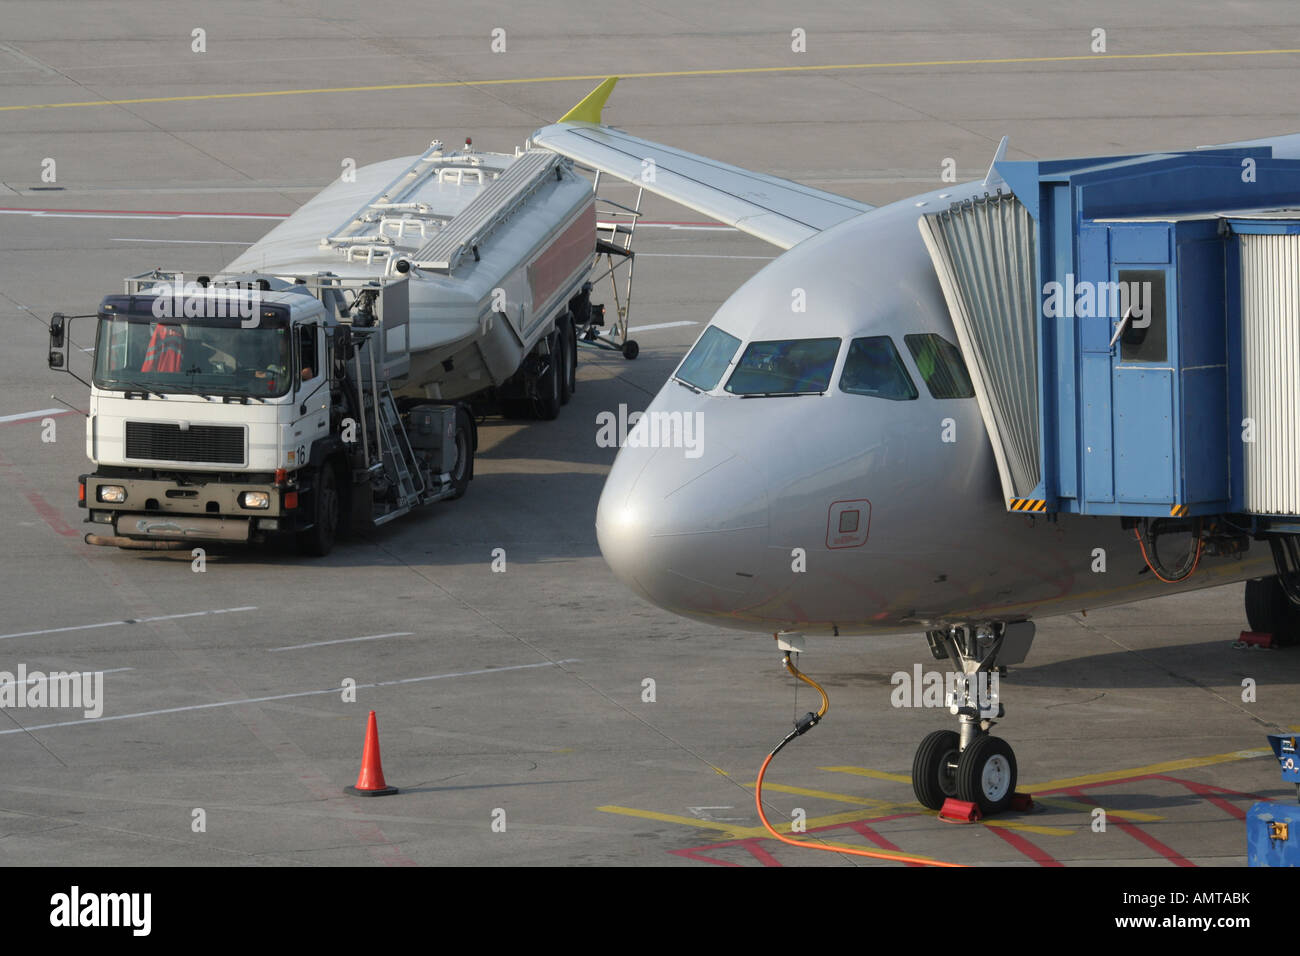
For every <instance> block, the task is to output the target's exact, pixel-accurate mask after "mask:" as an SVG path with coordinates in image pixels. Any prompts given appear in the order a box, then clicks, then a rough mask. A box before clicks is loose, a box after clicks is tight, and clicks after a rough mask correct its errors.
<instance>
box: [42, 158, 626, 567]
mask: <svg viewBox="0 0 1300 956" xmlns="http://www.w3.org/2000/svg"><path fill="white" fill-rule="evenodd" d="M639 206H640V200H639V199H638V201H637V206H636V207H635V208H633V207H622V206H619V207H617V208H616V209H614V211H613V212H614V216H615V217H616V218H615V220H614V221H611V222H604V221H602V222H600V223H598V221H597V212H596V197H595V194H594V190H593V185H592V183H591V181H590V180H588V179H587V178H585V177H584V176H582V175H580V174H579V173H578V172H577V171H575V169H574V168H573V164H572V162H571V161H570V160H567V159H564V158H563V157H561V156H559V155H557V154H555V153H553V152H550V151H547V150H543V149H532V148H524V149H520V150H516V151H515V154H514V155H510V154H505V153H491V152H477V151H475V149H474V147H473V145H472V143H471V142H470V141H469V140H466V143H465V146H464V148H462V149H458V150H454V151H449V150H445V149H444V148H443V145H442V143H440V142H438V141H436V140H435V141H434V142H433V143H432V145H431V146H430V147H429V149H427V150H426V151H425V152H424V153H423V154H422V155H420V156H417V157H406V158H402V159H395V160H391V161H388V162H381V163H376V164H374V165H371V166H366V167H363V168H360V169H357V170H355V175H353V176H346V177H344V178H341V179H340V180H338V181H336V182H334V183H333V184H332V185H330V186H329V187H328V188H326V189H325V190H324V191H322V192H321V193H320V194H319V195H317V196H316V197H315V198H313V199H312V200H310V201H309V202H307V203H306V204H305V205H304V206H302V207H301V208H300V209H299V210H298V211H297V212H295V213H294V214H293V215H291V216H289V217H288V218H287V219H286V220H285V221H284V222H282V223H280V224H279V225H278V226H276V227H275V228H274V229H272V230H271V231H270V232H269V233H268V234H267V235H266V236H265V237H263V238H262V239H261V240H260V241H259V242H257V243H255V244H254V245H253V246H251V247H250V248H249V249H248V250H247V251H245V252H244V253H243V254H242V255H240V256H239V257H238V258H237V259H235V260H234V261H233V262H231V263H230V264H229V265H227V266H226V267H225V268H224V269H223V270H221V271H220V272H214V273H213V274H211V275H193V276H186V275H183V274H181V273H178V272H171V271H165V270H154V271H152V272H148V273H144V274H141V275H135V276H131V277H129V278H127V279H126V281H125V289H124V291H123V292H122V293H121V294H115V295H108V296H106V297H105V298H104V299H103V301H102V302H101V303H100V305H99V308H98V311H97V312H96V313H94V314H93V315H85V316H67V315H63V314H59V313H56V314H55V315H54V316H53V317H52V318H51V321H50V356H49V364H50V367H51V368H55V369H61V370H65V371H70V368H69V365H70V362H69V359H70V355H69V348H70V343H71V335H70V323H71V321H72V320H73V319H90V318H93V319H94V320H95V322H96V331H95V348H94V353H93V362H92V371H91V376H90V382H89V383H88V384H89V386H90V406H89V414H88V417H87V421H86V454H87V456H88V457H89V458H90V460H91V462H92V463H93V466H94V470H93V471H92V472H90V473H88V474H85V475H82V476H80V478H79V491H78V494H79V500H80V505H81V507H83V508H84V509H86V520H87V521H88V522H89V523H91V524H92V525H93V526H94V530H93V531H92V532H91V533H90V534H87V535H86V541H87V542H88V543H90V544H97V545H109V546H113V545H115V546H118V547H125V548H143V549H166V548H186V547H194V546H196V545H201V544H203V543H204V542H242V543H250V544H256V543H259V542H262V541H265V540H266V539H267V538H268V537H270V536H273V535H291V536H294V537H295V538H296V539H297V543H298V546H299V547H300V549H301V550H302V551H304V552H305V553H308V554H312V555H323V554H326V553H327V552H328V551H329V550H330V548H331V547H332V545H333V543H334V541H335V538H336V535H337V534H339V533H340V531H342V530H346V529H358V528H366V527H373V526H376V525H382V524H384V523H386V522H389V521H392V520H394V519H396V518H398V517H400V516H401V515H404V514H407V513H408V512H410V511H412V510H413V509H415V508H416V507H418V506H421V505H425V504H429V503H432V502H436V501H441V500H443V499H451V498H459V497H460V496H461V495H463V494H465V491H466V489H467V487H468V485H469V483H470V481H471V479H472V478H473V477H474V452H475V449H476V447H477V419H476V415H478V414H480V413H479V412H478V411H477V409H479V408H481V407H483V404H484V403H485V402H491V403H493V404H494V405H495V406H496V407H498V408H500V409H501V410H502V411H503V412H504V413H505V414H506V415H508V416H511V417H531V418H536V419H553V418H555V417H556V416H557V415H558V414H559V412H560V408H561V406H562V405H564V404H565V403H566V402H567V401H568V400H569V397H570V395H572V394H573V391H574V388H575V370H576V364H577V354H578V345H579V342H580V341H581V342H582V343H583V344H587V345H598V346H600V347H604V348H616V349H620V350H621V351H622V352H623V354H624V356H625V357H627V358H634V357H635V356H636V343H635V342H633V341H630V340H628V339H627V316H626V305H625V304H624V303H620V305H619V308H618V310H617V313H618V314H617V316H616V317H615V319H614V321H613V323H612V325H611V327H610V328H609V329H601V328H600V327H602V326H603V325H604V308H603V306H601V305H597V304H593V303H592V301H591V292H592V288H593V283H592V280H593V279H596V280H599V279H602V278H604V276H605V275H610V277H611V281H612V279H613V276H612V273H613V272H614V271H615V270H616V269H618V268H619V267H620V266H622V265H626V267H627V268H626V270H625V273H626V278H627V281H628V288H627V293H628V294H629V295H630V278H631V260H632V253H631V248H630V246H631V236H632V233H633V231H634V229H635V221H636V219H635V217H636V216H637V215H638V214H639V213H638V209H639ZM598 227H599V228H600V229H603V228H607V229H608V237H607V238H605V237H604V236H605V235H606V234H605V232H602V231H599V229H598ZM602 255H603V256H604V257H605V259H606V260H607V261H608V262H609V269H608V271H607V272H606V273H604V274H602V275H595V274H594V270H598V269H599V268H600V267H599V264H598V263H599V262H600V257H601V256H602ZM614 291H615V295H616V296H617V295H618V294H619V289H618V286H617V285H615V287H614Z"/></svg>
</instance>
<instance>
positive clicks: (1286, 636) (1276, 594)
mask: <svg viewBox="0 0 1300 956" xmlns="http://www.w3.org/2000/svg"><path fill="white" fill-rule="evenodd" d="M1246 623H1247V624H1249V625H1250V629H1251V630H1252V631H1259V632H1261V633H1264V634H1272V635H1273V640H1274V641H1275V642H1276V643H1277V644H1280V645H1282V646H1284V647H1290V646H1293V645H1295V644H1296V643H1297V642H1298V641H1300V607H1296V606H1295V605H1294V604H1292V603H1291V602H1290V601H1289V600H1288V599H1287V596H1286V593H1285V592H1284V591H1283V590H1282V585H1281V584H1280V583H1279V582H1278V579H1277V577H1276V576H1274V577H1270V578H1259V579H1258V580H1255V581H1247V582H1246Z"/></svg>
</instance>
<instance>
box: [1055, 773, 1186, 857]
mask: <svg viewBox="0 0 1300 956" xmlns="http://www.w3.org/2000/svg"><path fill="white" fill-rule="evenodd" d="M1139 779H1142V780H1148V779H1161V778H1160V777H1159V775H1157V774H1147V775H1145V776H1143V777H1141V778H1139ZM1112 782H1118V781H1108V783H1112ZM1063 792H1064V793H1065V794H1066V795H1068V796H1070V797H1073V798H1074V799H1075V800H1078V801H1080V802H1081V803H1091V804H1092V805H1093V806H1094V807H1095V806H1098V804H1097V801H1095V800H1093V799H1091V798H1089V796H1088V795H1087V794H1086V793H1084V792H1083V791H1082V790H1081V789H1078V788H1073V789H1069V790H1065V791H1063ZM1115 825H1116V826H1117V827H1119V828H1120V829H1121V830H1123V831H1124V832H1125V833H1127V834H1128V835H1129V836H1131V837H1133V839H1135V840H1137V841H1138V842H1140V843H1143V844H1145V845H1146V846H1147V847H1149V848H1150V849H1152V850H1155V851H1156V852H1157V853H1159V854H1160V855H1161V856H1163V857H1164V858H1165V859H1166V860H1169V861H1170V862H1171V863H1173V864H1174V866H1191V867H1194V866H1196V864H1195V863H1193V862H1192V861H1191V860H1189V859H1187V857H1185V856H1183V855H1182V854H1181V853H1179V852H1178V851H1177V850H1175V849H1173V848H1172V847H1170V846H1168V845H1166V844H1164V843H1161V842H1160V841H1159V840H1157V839H1156V838H1155V837H1153V836H1152V835H1151V834H1149V833H1147V832H1146V831H1145V830H1143V829H1142V828H1141V827H1140V826H1138V825H1137V824H1136V823H1129V822H1127V821H1125V820H1116V821H1115Z"/></svg>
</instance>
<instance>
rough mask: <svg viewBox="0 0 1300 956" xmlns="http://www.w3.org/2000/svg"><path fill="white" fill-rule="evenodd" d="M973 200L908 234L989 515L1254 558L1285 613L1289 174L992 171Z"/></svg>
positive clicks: (1295, 493) (1132, 162)
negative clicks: (1260, 549) (980, 433)
mask: <svg viewBox="0 0 1300 956" xmlns="http://www.w3.org/2000/svg"><path fill="white" fill-rule="evenodd" d="M986 186H987V187H988V190H989V191H988V192H987V193H986V194H985V195H984V196H983V197H982V198H977V199H974V200H967V201H964V202H960V203H955V204H953V205H952V206H951V207H950V208H949V209H946V210H943V211H941V212H937V213H932V214H929V215H925V216H922V217H921V220H920V228H921V234H922V236H923V238H924V239H925V242H926V245H927V247H928V249H929V251H930V255H931V258H932V259H933V261H934V265H935V269H936V271H937V273H938V276H939V281H940V284H941V286H942V287H943V292H944V296H945V298H946V300H947V303H948V308H949V310H950V312H951V313H952V317H953V322H954V325H955V327H956V331H957V336H958V339H959V341H960V345H961V350H962V353H963V355H964V357H965V359H966V363H967V366H968V367H969V371H970V373H971V379H972V381H973V383H974V384H975V390H976V395H977V398H978V400H979V404H980V411H981V413H982V415H983V418H984V423H985V425H986V426H987V429H988V432H989V437H990V439H991V441H992V445H993V451H994V455H995V458H996V460H997V464H998V470H999V475H1000V478H1001V482H1002V491H1003V496H1004V498H1005V499H1006V504H1007V508H1008V509H1009V510H1011V511H1016V512H1030V513H1038V514H1043V515H1046V516H1049V517H1050V516H1052V515H1055V514H1057V513H1060V512H1065V513H1072V514H1079V515H1097V516H1115V517H1117V518H1119V519H1120V520H1121V521H1123V522H1124V524H1125V526H1126V527H1132V528H1136V529H1138V533H1139V536H1141V537H1142V538H1143V540H1144V541H1148V542H1153V541H1154V538H1155V536H1156V535H1158V534H1162V533H1171V532H1176V533H1179V534H1191V535H1193V536H1194V539H1195V543H1196V549H1194V550H1197V553H1198V554H1199V553H1200V552H1199V549H1200V548H1202V547H1203V548H1206V549H1208V550H1209V552H1210V553H1232V552H1235V551H1242V550H1245V549H1246V548H1247V547H1248V546H1249V541H1250V539H1251V538H1254V539H1256V540H1267V541H1268V543H1269V545H1270V547H1271V548H1272V550H1273V556H1274V560H1275V562H1276V564H1277V569H1278V573H1279V580H1280V581H1281V582H1282V584H1283V587H1284V589H1286V590H1287V592H1288V596H1290V597H1291V598H1292V600H1293V601H1295V602H1296V603H1300V549H1298V548H1297V544H1296V542H1297V540H1298V539H1297V534H1300V160H1290V159H1275V158H1273V156H1272V150H1271V148H1270V147H1267V146H1261V147H1248V148H1243V147H1235V148H1215V149H1203V150H1194V151H1189V152H1178V153H1151V154H1147V155H1140V156H1110V157H1094V158H1087V159H1065V160H1052V161H1044V162H1011V161H997V162H995V163H994V166H993V169H992V170H990V176H989V179H988V180H987V181H986ZM1188 573H1190V572H1188Z"/></svg>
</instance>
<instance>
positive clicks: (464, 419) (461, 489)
mask: <svg viewBox="0 0 1300 956" xmlns="http://www.w3.org/2000/svg"><path fill="white" fill-rule="evenodd" d="M473 477H474V424H473V422H471V421H470V420H469V414H468V413H467V412H466V411H465V409H463V408H458V409H456V464H454V465H453V466H452V468H451V487H452V492H451V495H450V496H449V497H450V498H452V499H453V500H454V499H456V498H460V497H462V496H463V495H464V494H465V492H466V491H467V490H469V480H470V479H471V478H473Z"/></svg>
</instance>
